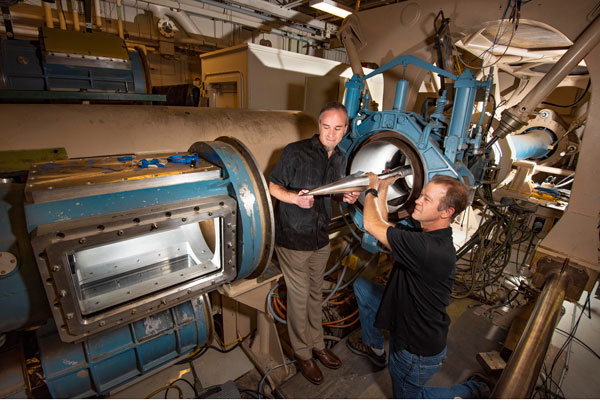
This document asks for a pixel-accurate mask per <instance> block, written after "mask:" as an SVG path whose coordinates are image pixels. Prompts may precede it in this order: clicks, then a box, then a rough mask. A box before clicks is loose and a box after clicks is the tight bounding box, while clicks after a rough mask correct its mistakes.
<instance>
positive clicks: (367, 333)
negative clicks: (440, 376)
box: [354, 277, 490, 398]
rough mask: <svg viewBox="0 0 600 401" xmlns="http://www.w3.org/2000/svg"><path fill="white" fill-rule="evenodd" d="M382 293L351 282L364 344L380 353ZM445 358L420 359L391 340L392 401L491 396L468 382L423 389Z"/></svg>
mask: <svg viewBox="0 0 600 401" xmlns="http://www.w3.org/2000/svg"><path fill="white" fill-rule="evenodd" d="M383 289H384V287H383V286H382V285H380V284H376V283H373V282H372V281H370V280H367V279H365V278H362V277H359V278H358V279H357V280H356V281H355V282H354V294H355V295H356V301H357V303H358V309H359V313H360V324H361V327H362V340H363V343H364V344H366V345H368V346H370V347H372V348H379V349H382V348H383V345H384V337H383V333H382V332H381V330H379V329H377V328H376V327H375V326H374V323H375V314H376V313H377V309H379V304H380V303H381V298H382V296H383ZM445 357H446V348H444V350H443V351H442V352H440V353H439V354H437V355H434V356H419V355H415V354H411V353H410V352H408V351H407V350H405V349H401V350H399V349H396V347H395V346H394V339H393V338H390V357H389V362H388V369H389V371H390V376H391V377H392V387H393V392H394V398H455V397H460V398H488V397H489V396H490V390H489V389H488V387H487V385H485V384H483V383H480V382H475V381H471V380H470V381H467V382H465V383H462V384H456V385H454V386H449V387H432V386H425V384H426V383H427V381H428V380H429V378H431V376H433V374H434V373H435V372H437V371H438V370H440V368H441V367H442V362H443V361H444V358H445Z"/></svg>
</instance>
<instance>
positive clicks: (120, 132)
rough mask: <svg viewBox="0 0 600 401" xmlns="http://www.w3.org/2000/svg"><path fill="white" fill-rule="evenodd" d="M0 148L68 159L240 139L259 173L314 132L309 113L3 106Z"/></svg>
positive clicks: (177, 149)
mask: <svg viewBox="0 0 600 401" xmlns="http://www.w3.org/2000/svg"><path fill="white" fill-rule="evenodd" d="M0 120H1V121H2V126H3V135H2V141H0V151H3V150H27V149H51V148H61V147H64V148H66V151H67V154H68V156H69V158H77V157H90V156H98V155H112V154H125V153H147V152H160V153H168V152H186V151H187V150H188V148H189V147H190V145H191V144H193V143H195V142H198V141H212V140H214V139H215V138H217V137H220V136H231V137H234V138H237V139H239V140H240V141H241V142H242V143H244V144H245V145H246V146H247V147H248V148H249V149H250V151H251V152H252V154H253V155H254V157H255V158H256V161H257V162H258V164H259V166H260V168H261V169H262V170H263V172H266V173H268V172H269V171H270V170H271V169H272V168H273V167H274V166H275V164H276V163H277V160H279V157H280V156H281V152H282V151H283V148H284V147H285V145H287V144H289V143H291V142H294V141H297V140H300V139H304V138H309V137H310V136H312V135H313V134H315V133H317V123H316V121H315V119H314V118H313V117H311V116H309V115H308V114H304V113H301V112H292V111H259V110H241V109H216V108H194V107H166V106H144V105H136V106H123V105H72V104H60V105H58V104H56V105H55V104H26V105H17V104H6V105H1V106H0Z"/></svg>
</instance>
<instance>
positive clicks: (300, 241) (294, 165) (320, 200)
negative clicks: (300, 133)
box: [269, 135, 346, 251]
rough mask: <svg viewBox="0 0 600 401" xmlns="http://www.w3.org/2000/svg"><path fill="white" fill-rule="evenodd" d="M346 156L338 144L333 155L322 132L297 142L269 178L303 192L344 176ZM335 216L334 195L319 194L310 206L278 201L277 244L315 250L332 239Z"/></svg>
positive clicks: (276, 208) (295, 190)
mask: <svg viewBox="0 0 600 401" xmlns="http://www.w3.org/2000/svg"><path fill="white" fill-rule="evenodd" d="M345 170H346V156H345V154H344V152H343V151H342V150H341V149H339V148H338V147H337V146H336V148H335V149H334V151H333V153H332V154H331V157H329V158H328V157H327V151H326V150H325V149H324V148H323V145H321V141H319V136H318V135H314V136H313V137H312V138H310V139H304V140H302V141H298V142H294V143H291V144H289V145H287V146H286V147H285V148H284V149H283V154H282V155H281V158H280V159H279V161H278V162H277V165H276V166H275V169H274V170H273V172H272V173H271V174H270V175H269V181H271V182H272V183H274V184H277V185H281V186H282V187H285V188H286V189H288V190H290V191H294V192H299V191H300V190H301V189H313V188H316V187H319V186H321V185H325V184H329V183H331V182H333V181H336V180H339V179H340V178H343V177H344V175H345ZM330 219H331V197H330V196H315V202H314V204H313V207H312V208H310V209H303V208H301V207H299V206H297V205H294V204H290V203H285V202H277V205H276V206H275V244H276V245H278V246H282V247H284V248H288V249H293V250H297V251H315V250H317V249H320V248H322V247H324V246H325V245H327V244H328V243H329V236H328V233H327V226H328V225H329V220H330Z"/></svg>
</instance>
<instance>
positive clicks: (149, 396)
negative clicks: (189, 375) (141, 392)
mask: <svg viewBox="0 0 600 401" xmlns="http://www.w3.org/2000/svg"><path fill="white" fill-rule="evenodd" d="M172 388H173V389H175V390H177V391H178V392H179V398H183V391H181V388H179V386H174V385H167V386H162V387H161V388H159V389H157V390H154V391H153V392H151V393H150V394H148V395H147V396H146V397H144V398H145V399H148V398H152V397H154V396H155V395H156V394H158V393H160V392H161V391H164V390H167V391H168V390H169V389H172Z"/></svg>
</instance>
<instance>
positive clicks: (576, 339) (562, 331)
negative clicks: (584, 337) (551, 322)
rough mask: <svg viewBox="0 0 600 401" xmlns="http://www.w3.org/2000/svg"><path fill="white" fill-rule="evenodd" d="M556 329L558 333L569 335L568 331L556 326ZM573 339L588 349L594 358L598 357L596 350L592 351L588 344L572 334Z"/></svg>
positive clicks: (599, 355)
mask: <svg viewBox="0 0 600 401" xmlns="http://www.w3.org/2000/svg"><path fill="white" fill-rule="evenodd" d="M554 330H556V331H558V332H559V333H560V334H563V335H566V336H569V333H568V332H566V331H564V330H562V329H559V328H558V327H557V328H556V329H554ZM573 340H575V342H576V343H578V344H579V345H581V346H582V347H584V348H585V349H587V350H588V351H590V352H591V353H592V354H593V355H594V356H595V357H596V358H598V359H600V354H598V353H597V352H596V351H594V350H593V349H592V348H591V347H590V346H589V345H587V344H586V343H584V342H583V341H581V340H580V339H579V338H577V337H575V336H573Z"/></svg>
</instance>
